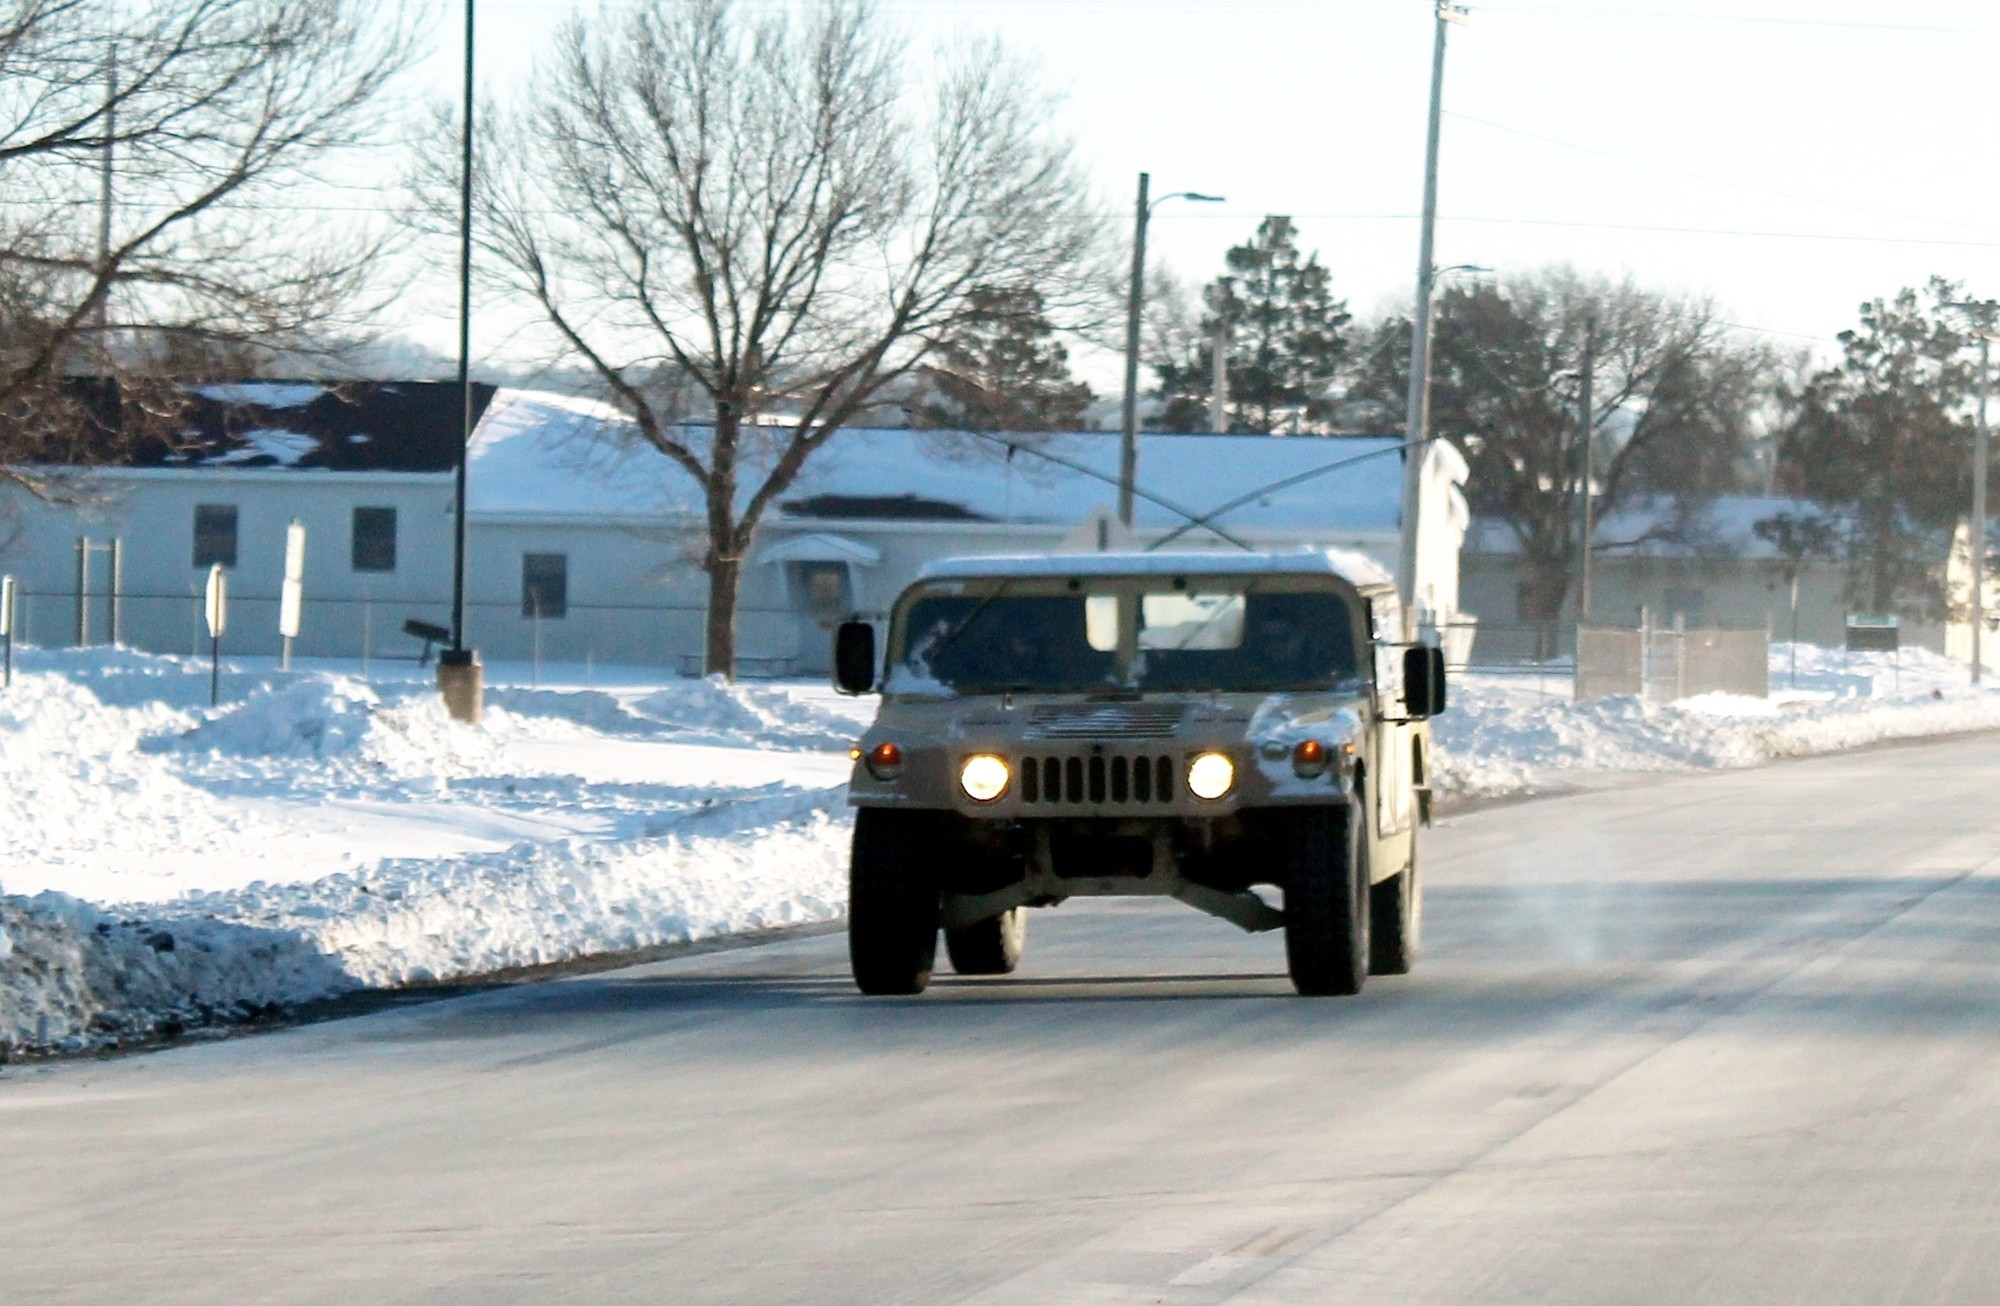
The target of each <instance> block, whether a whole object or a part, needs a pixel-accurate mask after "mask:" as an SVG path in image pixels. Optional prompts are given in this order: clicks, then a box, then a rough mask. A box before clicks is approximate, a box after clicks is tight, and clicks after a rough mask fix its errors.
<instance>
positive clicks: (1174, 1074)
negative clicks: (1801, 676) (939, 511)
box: [0, 739, 2000, 1306]
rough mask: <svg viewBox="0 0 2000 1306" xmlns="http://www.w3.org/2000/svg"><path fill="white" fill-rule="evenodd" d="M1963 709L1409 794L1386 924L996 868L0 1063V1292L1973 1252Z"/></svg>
mask: <svg viewBox="0 0 2000 1306" xmlns="http://www.w3.org/2000/svg"><path fill="white" fill-rule="evenodd" d="M1996 787H2000V742H1995V741H1993V740H1991V739H1974V740H1961V741H1957V742H1952V743H1948V744H1942V745H1935V746H1927V747H1921V748H1903V749H1889V750H1879V751H1871V752H1865V753H1858V754H1852V755H1848V756H1843V757H1835V758H1828V759H1821V760H1817V761H1812V762H1804V763H1797V764H1792V765H1785V766H1777V767H1770V768H1766V769H1762V770H1757V771H1749V772H1739V773H1735V774H1726V775H1715V776H1707V777H1701V778H1689V779H1675V780H1670V781H1666V782H1663V783H1659V784H1655V785H1650V786H1647V787H1643V788H1635V789H1626V790H1620V791H1613V792H1600V793H1593V794H1587V795H1581V796H1577V797H1572V798H1564V799H1556V800H1549V801H1542V802H1535V803H1528V804H1522V805H1518V806H1512V807H1505V808H1499V809H1495V810H1491V811H1486V812H1480V813H1476V814H1472V815H1468V816H1463V817H1460V818H1458V819H1456V820H1454V821H1452V822H1450V823H1449V824H1448V825H1447V826H1444V827H1441V828H1439V829H1438V830H1435V831H1433V832H1432V835H1431V837H1430V839H1429V842H1428V844H1427V845H1426V853H1425V856H1426V865H1427V869H1428V873H1429V879H1430V894H1429V903H1428V919H1427V942H1428V955H1427V956H1426V958H1425V960H1424V962H1423V963H1422V964H1421V966H1420V969H1419V971H1418V973H1416V974H1414V975H1412V976H1410V977H1408V978H1404V979H1394V980H1377V981H1374V982H1372V983H1370V985H1369V986H1368V990H1367V992H1366V993H1365V994H1364V995H1363V996H1362V997H1361V998H1359V999H1355V1000H1337V999H1327V1000H1319V1001H1304V1000H1300V999H1297V998H1294V997H1291V996H1290V995H1289V990H1288V987H1287V985H1286V982H1285V980H1284V977H1283V966H1282V945H1281V943H1280V940H1279V939H1278V938H1277V937H1276V936H1262V937H1256V938H1252V937H1248V936H1244V935H1240V934H1237V933H1236V932H1234V931H1233V930H1232V929H1230V928H1229V927H1228V926H1226V925H1223V924H1222V923H1220V922H1217V921H1212V920H1209V919H1207V918H1205V917H1201V916H1197V915H1195V914H1193V913H1192V912H1189V911H1187V910H1186V909H1184V908H1180V907H1178V906H1175V905H1172V904H1166V905H1160V904H1150V903H1139V904H1123V903H1119V904H1098V905H1070V906H1066V907H1063V908H1060V909H1057V910H1055V911H1052V912H1042V913H1037V914H1036V915H1035V917H1034V918H1033V922H1032V925H1031V929H1030V938H1029V948H1030V952H1029V961H1028V964H1027V966H1026V968H1025V971H1024V973H1023V974H1022V975H1020V976H1019V977H1016V978H1012V979H1005V980H981V981H956V980H951V979H946V980H945V981H944V982H942V983H940V984H938V985H937V986H936V987H935V988H934V989H933V990H932V992H931V993H930V994H928V995H926V996H924V997H922V998H919V999H915V1000H908V1001H904V1000H895V1001H881V1000H877V1001H862V1000H860V999H859V998H857V997H855V996H854V995H853V994H852V992H851V991H850V989H849V987H848V985H847V981H846V977H845V957H844V952H843V947H844V944H843V940H842V938H841V937H840V936H838V935H830V936H826V937H820V938H809V939H802V940H792V941H789V942H786V943H782V944H777V945H773V946H768V947H761V948H751V949H744V950H740V951H735V952H727V953H716V954H710V955H706V956H699V957H689V958H683V959H680V960H676V961H673V962H668V963H662V964H657V965H653V966H648V967H643V968H639V969H635V970H628V971H622V972H615V973H609V974H602V975H597V976H591V977H586V978H578V979H571V980H564V981H560V982H554V983H546V984H538V985H526V986H521V987H517V988H512V989H507V990H503V991H494V992H489V993H484V994H479V995H476V996H473V997H470V998H465V999H460V1000H455V1001H449V1002H439V1003H432V1004H426V1005H422V1006H413V1007H406V1008H402V1009H398V1010H394V1011H388V1012H382V1013H378V1014H375V1015H371V1016H367V1017H364V1018H359V1019H352V1020H344V1021H337V1022H331V1023H327V1024H321V1025H316V1026H312V1027H307V1028H302V1029H297V1030H292V1031H287V1032H283V1033H278V1034H272V1035H268V1036H262V1037H254V1038H243V1039H235V1040H230V1041H228V1042H223V1043H215V1044H207V1045H202V1046H191V1047H186V1048H182V1049H177V1050H174V1051H170V1052H165V1053H161V1054H157V1055H148V1056H135V1057H126V1058H122V1059H117V1060H112V1061H106V1062H83V1063H69V1064H64V1065H58V1066H44V1067H34V1068H23V1067H14V1068H10V1069H8V1070H6V1071H5V1072H4V1073H3V1074H0V1299H4V1300H5V1301H7V1302H8V1303H22V1302H40V1301H72V1300H74V1301H145V1302H150V1303H162V1302H243V1301H253V1300H254V1301H300V1302H342V1303H354V1302H371V1303H372V1302H405V1301H412V1302H415V1301H423V1302H431V1301H442V1302H481V1303H484V1302H500V1301H534V1302H545V1301H576V1302H612V1301H633V1302H676V1303H678V1302H709V1301H729V1302H758V1303H762V1302H791V1301H798V1302H852V1303H881V1302H923V1303H932V1302H977V1303H1037V1304H1042V1303H1068V1302H1093V1303H1111V1302H1164V1303H1197V1302H1214V1301H1236V1302H1257V1303H1278V1302H1287V1303H1323V1302H1342V1301H1371V1302H1384V1301H1395V1302H1461V1301H1477V1302H1537V1303H1541V1302H1571V1301H1576V1302H1585V1301H1591V1302H1597V1301H1601V1302H1613V1301H1619V1302H1623V1301H1639V1300H1644V1301H1694V1300H1701V1301H1719V1302H1744V1301H1774V1302H1810V1303H1814V1304H1815V1306H1824V1304H1825V1303H1832V1302H1848V1301H1854V1302H1879V1301H1893V1300H1916V1301H1988V1300H1992V1299H1994V1298H1995V1297H1996V1296H2000V965H1996V962H2000V874H1996V871H1997V870H2000V804H1996V803H1995V801H1994V794H1995V791H1996Z"/></svg>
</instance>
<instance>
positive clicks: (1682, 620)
mask: <svg viewBox="0 0 2000 1306" xmlns="http://www.w3.org/2000/svg"><path fill="white" fill-rule="evenodd" d="M1687 665H1688V640H1687V613H1685V612H1676V613H1675V614H1674V702H1676V703H1678V702H1680V701H1681V700H1682V699H1684V698H1686V697H1687Z"/></svg>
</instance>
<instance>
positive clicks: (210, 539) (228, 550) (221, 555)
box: [194, 503, 236, 571]
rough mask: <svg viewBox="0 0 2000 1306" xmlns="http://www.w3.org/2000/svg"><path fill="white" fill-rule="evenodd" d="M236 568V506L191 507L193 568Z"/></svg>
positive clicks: (208, 505)
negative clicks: (216, 565)
mask: <svg viewBox="0 0 2000 1306" xmlns="http://www.w3.org/2000/svg"><path fill="white" fill-rule="evenodd" d="M218 562H219V563H221V564H222V565H223V566H225V567H234V566H235V565H236V505H235V504H233V503H198V504H196V505H195V506H194V565H195V566H196V567H197V568H199V569H201V570H203V571H206V570H208V569H209V568H210V567H213V566H214V565H215V564H216V563H218Z"/></svg>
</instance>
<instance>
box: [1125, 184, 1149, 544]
mask: <svg viewBox="0 0 2000 1306" xmlns="http://www.w3.org/2000/svg"><path fill="white" fill-rule="evenodd" d="M1152 184H1153V176H1152V174H1151V173H1148V172H1142V173H1140V174H1139V201H1138V203H1137V204H1136V205H1135V206H1134V208H1133V218H1132V288H1131V293H1130V294H1128V295H1127V296H1126V298H1125V406H1124V409H1123V410H1122V412H1121V414H1120V417H1121V424H1120V426H1119V428H1118V429H1119V432H1120V435H1119V441H1118V520H1119V522H1120V523H1121V524H1123V525H1124V526H1126V527H1127V528H1130V527H1131V525H1132V489H1133V486H1134V485H1136V484H1137V483H1138V479H1139V313H1140V310H1141V308H1142V307H1143V306H1144V304H1145V298H1146V219H1147V218H1149V217H1151V216H1152V212H1153V208H1152V204H1151V203H1150V202H1149V201H1148V200H1147V198H1146V193H1147V191H1148V189H1149V188H1150V187H1151V186H1152Z"/></svg>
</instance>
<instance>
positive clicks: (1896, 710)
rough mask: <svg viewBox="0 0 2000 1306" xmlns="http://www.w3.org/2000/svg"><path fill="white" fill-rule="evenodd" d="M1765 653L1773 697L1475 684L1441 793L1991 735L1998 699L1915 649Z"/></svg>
mask: <svg viewBox="0 0 2000 1306" xmlns="http://www.w3.org/2000/svg"><path fill="white" fill-rule="evenodd" d="M1791 656H1792V650H1791V649H1790V648H1789V647H1788V646H1785V645H1779V646H1777V647H1775V648H1773V650H1772V653H1771V663H1772V666H1771V681H1772V686H1773V697H1772V698H1769V699H1762V698H1746V697H1741V696H1737V695H1731V694H1704V695H1701V696H1699V697H1696V698H1689V699H1683V700H1681V701H1680V702H1678V703H1648V702H1643V701H1641V700H1639V699H1637V698H1631V697H1618V698H1605V699H1598V700H1596V701H1594V702H1589V703H1575V702H1571V701H1570V700H1569V698H1568V693H1569V687H1568V685H1567V684H1566V683H1561V682H1555V683H1553V684H1538V683H1537V682H1535V681H1533V680H1528V679H1515V678H1509V677H1502V676H1492V675H1478V674H1474V675H1470V676H1466V677H1463V678H1461V679H1460V680H1458V681H1456V682H1455V683H1454V684H1453V686H1452V698H1453V702H1452V709H1451V710H1450V711H1449V712H1447V713H1446V714H1445V715H1443V716H1441V717H1439V718H1438V719H1437V720H1436V721H1435V722H1434V723H1433V725H1432V729H1433V731H1434V736H1435V738H1436V740H1437V746H1438V750H1439V756H1438V766H1437V772H1438V774H1437V779H1436V784H1437V787H1438V789H1439V791H1440V792H1441V793H1443V794H1445V795H1449V796H1452V797H1460V798H1470V797H1489V796H1496V795H1504V794H1512V793H1522V792H1528V791H1532V790H1535V789H1540V788H1546V787H1553V786H1559V785H1561V784H1562V783H1564V776H1565V773H1567V774H1570V775H1574V774H1575V773H1578V772H1599V773H1602V772H1619V771H1628V772H1629V771H1694V770H1714V769H1720V768H1730V767H1743V766H1756V765H1760V764H1762V763H1766V762H1772V761H1778V760H1781V759H1784V758H1795V757H1809V756H1812V755H1815V754H1819V753H1829V752H1835V751H1838V750H1840V749H1844V748H1856V747H1861V746H1864V745H1868V744H1877V743H1883V742H1886V741H1889V740H1895V739H1915V738H1922V737H1925V736H1934V735H1944V734H1954V733H1958V732H1961V731H1967V730H1995V729H2000V694H1996V693H1992V692H1988V691H1979V690H1973V689H1971V688H1969V687H1968V686H1967V683H1966V679H1967V678H1966V671H1965V668H1964V667H1963V666H1961V665H1959V664H1958V663H1955V662H1951V661H1949V660H1948V659H1946V658H1943V657H1941V656H1939V655H1938V654H1935V653H1931V652H1929V651H1927V650H1922V649H1916V650H1909V651H1906V652H1904V653H1903V654H1902V655H1901V658H1900V660H1898V659H1897V658H1896V657H1895V656H1894V655H1890V654H1853V655H1848V654H1845V653H1843V652H1841V651H1840V650H1837V649H1833V650H1829V649H1819V648H1810V647H1808V646H1804V645H1802V646H1801V647H1800V649H1799V662H1798V669H1799V675H1798V686H1797V688H1796V689H1793V688H1791V687H1790V680H1791V674H1790V672H1791Z"/></svg>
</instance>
